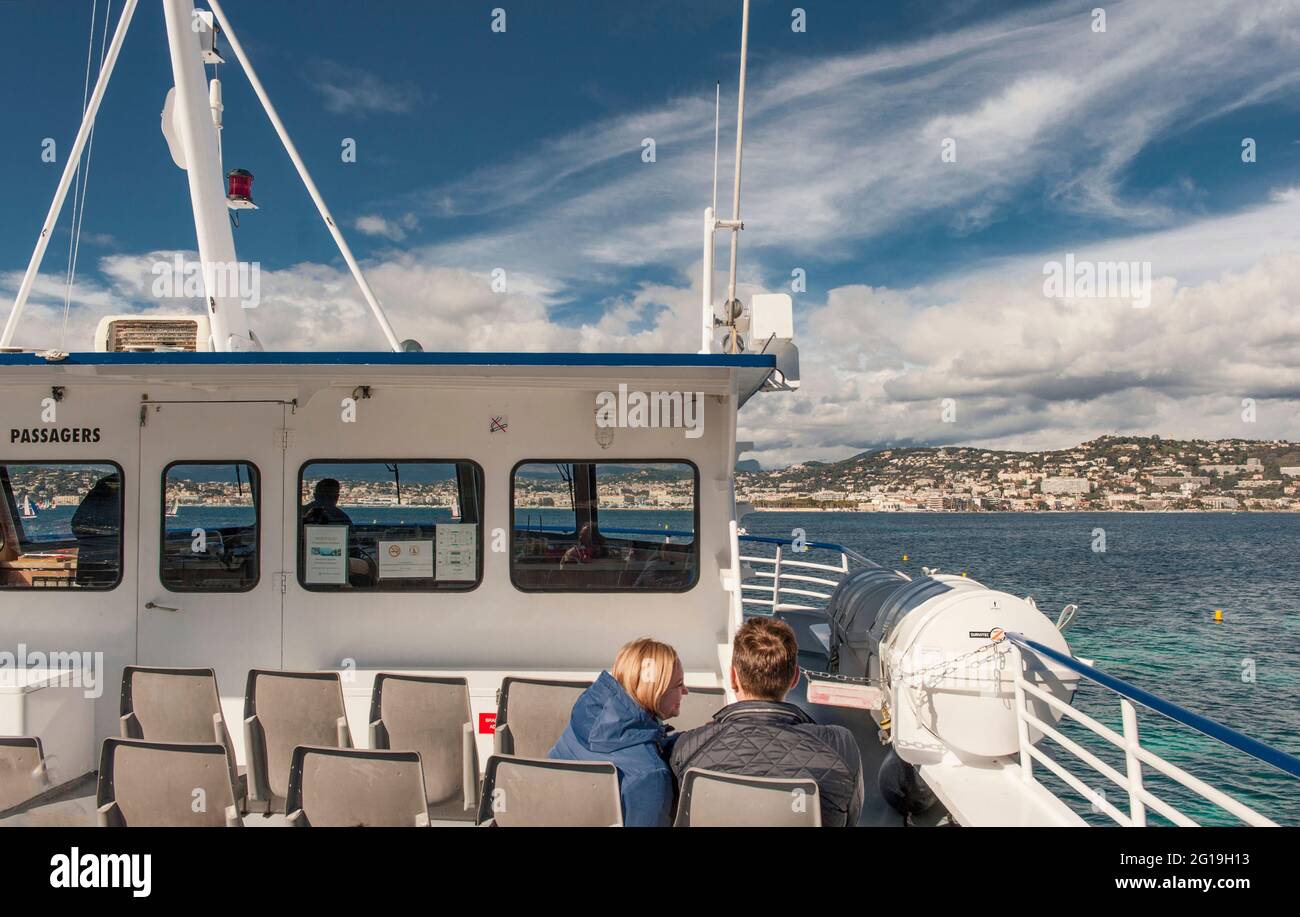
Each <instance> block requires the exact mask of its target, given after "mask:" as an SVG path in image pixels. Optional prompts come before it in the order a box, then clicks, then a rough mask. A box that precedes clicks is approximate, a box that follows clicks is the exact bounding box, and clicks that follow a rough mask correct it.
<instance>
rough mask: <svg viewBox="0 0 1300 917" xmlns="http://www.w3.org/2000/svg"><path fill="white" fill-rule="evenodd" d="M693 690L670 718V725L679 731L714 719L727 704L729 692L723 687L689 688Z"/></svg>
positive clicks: (693, 727)
mask: <svg viewBox="0 0 1300 917" xmlns="http://www.w3.org/2000/svg"><path fill="white" fill-rule="evenodd" d="M688 690H689V691H690V692H691V693H690V694H687V695H686V696H685V697H683V698H682V708H681V710H680V711H678V713H677V715H676V716H675V717H673V718H672V719H671V720H668V725H669V726H671V727H673V729H676V730H677V731H678V732H685V731H686V730H688V729H695V728H696V727H697V726H703V725H704V724H705V723H707V722H710V721H711V720H712V719H713V714H715V713H717V712H718V711H719V710H721V709H722V708H723V707H725V706H726V705H727V692H726V691H725V690H724V689H722V688H689V686H688Z"/></svg>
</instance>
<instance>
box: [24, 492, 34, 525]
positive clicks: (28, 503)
mask: <svg viewBox="0 0 1300 917" xmlns="http://www.w3.org/2000/svg"><path fill="white" fill-rule="evenodd" d="M23 518H24V519H35V518H36V507H34V506H32V498H31V497H29V496H25V497H23Z"/></svg>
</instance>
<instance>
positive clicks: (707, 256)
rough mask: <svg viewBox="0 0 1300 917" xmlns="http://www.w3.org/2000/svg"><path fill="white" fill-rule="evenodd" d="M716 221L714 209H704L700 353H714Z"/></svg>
mask: <svg viewBox="0 0 1300 917" xmlns="http://www.w3.org/2000/svg"><path fill="white" fill-rule="evenodd" d="M715 225H716V221H715V219H714V216H713V208H712V207H705V208H704V268H703V273H702V274H701V278H700V286H701V288H702V289H703V290H704V296H703V300H704V302H703V304H702V308H701V310H700V317H701V327H700V331H701V332H702V336H701V339H700V353H711V352H712V351H713V248H714V244H713V233H714V229H715Z"/></svg>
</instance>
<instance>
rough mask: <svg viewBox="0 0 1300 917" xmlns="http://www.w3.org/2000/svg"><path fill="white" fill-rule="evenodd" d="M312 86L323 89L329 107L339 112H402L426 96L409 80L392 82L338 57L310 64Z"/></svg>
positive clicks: (411, 107) (408, 109)
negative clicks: (335, 59) (350, 65)
mask: <svg viewBox="0 0 1300 917" xmlns="http://www.w3.org/2000/svg"><path fill="white" fill-rule="evenodd" d="M310 75H311V80H310V82H311V86H312V88H313V89H315V90H316V92H318V93H320V95H321V97H322V99H324V102H325V108H326V110H328V111H331V112H334V113H335V114H340V115H366V114H371V113H380V114H403V113H405V112H409V111H411V110H412V109H413V108H415V106H416V105H418V104H419V103H420V101H421V99H422V97H423V95H422V93H421V92H420V90H419V88H418V87H417V86H414V85H412V84H410V83H389V82H386V81H385V80H382V79H380V78H379V77H377V76H375V74H373V73H371V72H369V71H368V70H362V69H360V68H359V67H349V66H347V65H345V64H340V63H338V62H336V61H330V60H324V61H318V62H316V63H314V64H313V65H312V66H311V69H310Z"/></svg>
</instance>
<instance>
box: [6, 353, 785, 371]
mask: <svg viewBox="0 0 1300 917" xmlns="http://www.w3.org/2000/svg"><path fill="white" fill-rule="evenodd" d="M286 364H287V365H294V366H569V367H589V366H595V367H603V366H611V367H617V366H627V367H683V368H687V367H692V368H693V367H718V368H723V369H769V370H770V369H775V368H776V357H775V356H774V355H772V354H761V353H759V354H736V355H734V356H733V355H731V354H697V353H392V352H389V351H336V352H332V353H313V352H303V351H280V352H266V351H264V352H259V353H188V352H171V351H163V352H151V353H71V354H68V356H67V357H66V358H65V359H62V360H54V361H50V360H46V359H45V358H44V357H41V356H38V355H37V354H35V353H5V354H0V366H227V365H229V366H282V365H286Z"/></svg>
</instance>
